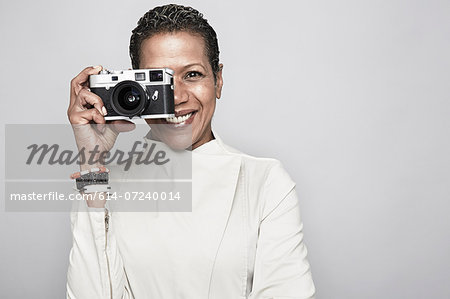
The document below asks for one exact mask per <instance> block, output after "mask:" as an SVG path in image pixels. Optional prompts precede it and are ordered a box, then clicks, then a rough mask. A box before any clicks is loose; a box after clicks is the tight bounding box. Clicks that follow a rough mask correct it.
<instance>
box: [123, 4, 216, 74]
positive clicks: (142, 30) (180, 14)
mask: <svg viewBox="0 0 450 299" xmlns="http://www.w3.org/2000/svg"><path fill="white" fill-rule="evenodd" d="M177 31H185V32H189V33H194V34H199V35H200V36H201V37H202V38H203V40H204V42H205V51H206V55H207V56H208V58H209V63H210V64H211V68H212V70H213V73H214V77H216V75H217V73H218V72H219V70H220V67H219V44H218V41H217V35H216V32H215V31H214V29H213V28H212V27H211V26H210V25H209V24H208V21H207V20H206V19H205V18H203V14H201V13H200V12H199V11H197V10H196V9H194V8H192V7H187V6H182V5H176V4H168V5H163V6H158V7H155V8H153V9H151V10H149V11H148V12H147V13H145V15H143V16H142V18H140V19H139V21H138V23H137V27H136V28H134V29H133V31H132V35H131V38H130V58H131V64H132V66H133V68H134V69H138V68H139V63H140V58H141V57H140V56H141V55H140V54H141V52H140V51H141V45H142V42H143V41H144V40H146V39H147V38H150V37H152V36H153V35H155V34H158V33H171V32H177Z"/></svg>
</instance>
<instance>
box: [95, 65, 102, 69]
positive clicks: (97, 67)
mask: <svg viewBox="0 0 450 299" xmlns="http://www.w3.org/2000/svg"><path fill="white" fill-rule="evenodd" d="M101 68H102V66H101V65H97V66H94V69H101Z"/></svg>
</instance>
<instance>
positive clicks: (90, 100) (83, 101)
mask: <svg viewBox="0 0 450 299" xmlns="http://www.w3.org/2000/svg"><path fill="white" fill-rule="evenodd" d="M78 98H79V104H80V106H81V107H86V105H87V104H89V105H92V106H94V107H95V109H97V110H98V112H100V114H102V115H103V116H105V115H106V108H105V106H104V105H103V101H102V99H101V98H100V97H99V96H98V95H96V94H94V93H92V92H90V91H89V90H88V89H87V88H82V89H81V90H80V92H79V94H78ZM81 107H80V108H81ZM80 110H81V109H80Z"/></svg>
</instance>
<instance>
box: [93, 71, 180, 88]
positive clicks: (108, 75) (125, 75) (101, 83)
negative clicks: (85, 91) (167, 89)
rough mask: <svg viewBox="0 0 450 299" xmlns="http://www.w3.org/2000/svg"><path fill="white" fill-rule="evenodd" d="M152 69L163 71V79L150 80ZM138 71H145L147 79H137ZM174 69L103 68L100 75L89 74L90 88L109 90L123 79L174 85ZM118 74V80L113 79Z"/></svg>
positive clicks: (142, 82)
mask: <svg viewBox="0 0 450 299" xmlns="http://www.w3.org/2000/svg"><path fill="white" fill-rule="evenodd" d="M150 71H163V80H162V81H156V82H155V81H150ZM136 73H145V74H146V76H145V80H142V81H137V80H136V79H135V78H136V77H135V74H136ZM173 74H174V72H173V70H171V69H169V68H160V69H136V70H125V71H108V70H106V69H104V70H102V71H101V72H100V73H99V74H98V75H90V76H89V87H90V88H97V87H100V88H106V90H109V89H110V88H111V87H114V86H116V85H117V84H118V83H120V82H122V81H126V80H129V81H135V82H137V83H139V84H141V85H172V81H171V79H172V78H173ZM113 76H116V77H117V80H114V81H113V80H112V77H113Z"/></svg>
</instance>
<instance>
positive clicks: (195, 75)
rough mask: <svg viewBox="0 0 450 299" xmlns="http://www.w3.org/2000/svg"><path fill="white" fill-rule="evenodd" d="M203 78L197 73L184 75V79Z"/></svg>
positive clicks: (192, 72)
mask: <svg viewBox="0 0 450 299" xmlns="http://www.w3.org/2000/svg"><path fill="white" fill-rule="evenodd" d="M201 77H203V74H202V73H200V72H197V71H190V72H187V73H186V76H185V78H186V79H197V78H201Z"/></svg>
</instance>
